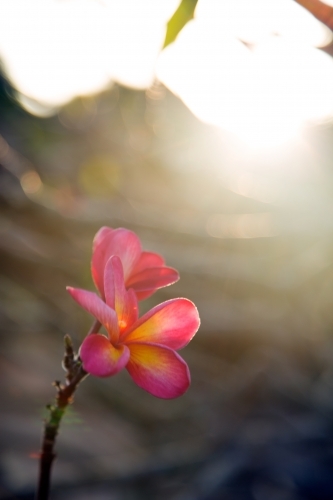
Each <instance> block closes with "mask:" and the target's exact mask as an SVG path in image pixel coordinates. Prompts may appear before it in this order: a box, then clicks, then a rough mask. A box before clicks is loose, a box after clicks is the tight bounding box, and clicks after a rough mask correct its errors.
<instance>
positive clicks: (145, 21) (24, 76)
mask: <svg viewBox="0 0 333 500" xmlns="http://www.w3.org/2000/svg"><path fill="white" fill-rule="evenodd" d="M178 4H179V0H163V1H161V0H160V1H159V2H155V0H141V1H140V2H137V1H135V0H122V1H121V2H118V1H117V0H101V1H99V0H71V1H57V0H30V1H29V2H27V1H26V0H2V1H1V2H0V56H1V59H2V61H3V63H4V68H5V70H6V73H7V75H8V76H9V78H10V79H11V80H12V82H13V83H14V85H15V86H16V88H17V89H18V91H19V92H20V93H21V94H23V95H25V96H27V98H30V99H32V100H36V101H38V102H40V103H41V104H42V105H43V106H49V107H50V108H52V107H56V106H59V105H61V104H63V103H65V102H68V101H70V100H71V99H73V98H74V97H76V96H78V95H86V94H93V93H96V92H99V91H101V90H103V89H105V88H107V87H108V86H109V85H110V84H111V83H112V81H117V82H120V83H123V84H125V85H129V86H133V87H136V88H145V87H147V86H149V85H150V84H151V82H152V81H153V78H154V64H155V60H156V57H157V55H158V52H159V51H160V49H161V48H162V45H163V41H164V36H165V31H166V23H167V20H168V19H169V17H170V16H171V15H172V13H173V11H174V10H175V9H176V8H177V6H178ZM22 103H23V105H24V99H23V100H22ZM27 107H29V106H27ZM32 109H33V108H32ZM35 112H36V114H38V109H37V108H36V109H35Z"/></svg>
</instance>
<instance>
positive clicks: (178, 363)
mask: <svg viewBox="0 0 333 500" xmlns="http://www.w3.org/2000/svg"><path fill="white" fill-rule="evenodd" d="M128 347H129V350H130V352H131V356H130V360H129V362H128V363H127V366H126V368H127V370H128V372H129V374H130V375H131V377H132V378H133V380H134V382H135V383H136V384H137V385H138V386H139V387H141V388H142V389H144V390H145V391H147V392H150V394H152V395H153V396H156V397H158V398H163V399H171V398H177V397H178V396H181V395H182V394H184V392H185V391H186V390H187V389H188V387H189V385H190V382H191V377H190V372H189V369H188V366H187V364H186V363H185V361H184V360H183V359H182V358H181V357H180V356H179V355H178V354H177V353H176V352H175V351H173V350H172V349H169V348H168V347H164V346H160V345H156V344H139V343H138V344H130V345H129V346H128Z"/></svg>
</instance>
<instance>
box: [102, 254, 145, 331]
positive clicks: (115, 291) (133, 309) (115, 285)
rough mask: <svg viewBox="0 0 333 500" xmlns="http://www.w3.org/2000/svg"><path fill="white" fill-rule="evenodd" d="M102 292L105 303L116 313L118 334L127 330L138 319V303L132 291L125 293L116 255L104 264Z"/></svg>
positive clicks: (119, 261) (120, 266)
mask: <svg viewBox="0 0 333 500" xmlns="http://www.w3.org/2000/svg"><path fill="white" fill-rule="evenodd" d="M104 291H105V300H106V303H107V304H108V305H109V306H110V307H112V308H114V309H115V311H116V313H117V316H118V324H119V330H120V332H123V331H125V330H128V328H129V327H130V326H132V324H133V323H134V322H135V321H136V320H137V319H138V302H137V299H136V296H135V293H134V291H133V290H129V291H128V292H127V291H126V288H125V282H124V274H123V266H122V263H121V260H120V258H119V257H118V256H116V255H114V256H113V257H110V259H109V260H108V261H107V263H106V266H105V273H104Z"/></svg>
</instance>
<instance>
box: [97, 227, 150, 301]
mask: <svg viewBox="0 0 333 500" xmlns="http://www.w3.org/2000/svg"><path fill="white" fill-rule="evenodd" d="M112 255H118V257H120V260H121V262H122V264H123V268H124V275H125V280H126V279H127V277H128V276H129V275H130V274H131V272H132V269H133V268H134V267H135V266H136V264H137V262H138V261H139V258H140V255H141V243H140V240H139V238H138V237H137V235H136V234H135V233H133V232H132V231H129V230H127V229H123V228H118V229H111V228H107V227H103V228H102V229H101V230H100V231H98V233H97V234H96V236H95V238H94V243H93V255H92V262H91V273H92V277H93V280H94V282H95V285H96V287H97V289H98V290H99V291H100V293H101V295H102V297H104V268H105V265H106V263H107V261H108V259H109V258H110V257H111V256H112Z"/></svg>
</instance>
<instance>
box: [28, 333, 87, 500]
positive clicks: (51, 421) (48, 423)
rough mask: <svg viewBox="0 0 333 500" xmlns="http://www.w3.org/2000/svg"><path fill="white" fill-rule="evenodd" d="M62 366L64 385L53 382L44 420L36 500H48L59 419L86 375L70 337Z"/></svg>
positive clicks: (66, 338)
mask: <svg viewBox="0 0 333 500" xmlns="http://www.w3.org/2000/svg"><path fill="white" fill-rule="evenodd" d="M63 366H64V368H65V370H66V372H67V373H66V384H65V385H64V386H63V385H61V384H60V382H58V381H56V382H54V385H55V387H56V389H57V396H56V399H55V403H54V404H53V405H49V406H48V407H47V408H48V410H49V416H48V418H47V419H46V420H45V425H44V434H43V440H42V449H41V453H40V469H39V481H38V489H37V494H36V500H48V498H49V492H50V480H51V469H52V464H53V461H54V459H55V457H56V454H55V453H54V445H55V441H56V437H57V435H58V432H59V426H60V422H61V419H62V417H63V415H64V413H65V411H66V408H67V406H68V405H69V404H70V403H72V401H73V395H74V392H75V390H76V388H77V386H78V385H79V383H80V382H81V381H82V380H83V379H84V378H85V377H86V376H87V375H88V374H87V372H85V371H84V370H83V368H82V363H81V361H80V360H79V359H78V358H76V357H75V355H74V351H73V345H72V341H71V339H70V337H69V336H68V335H66V336H65V355H64V360H63Z"/></svg>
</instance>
